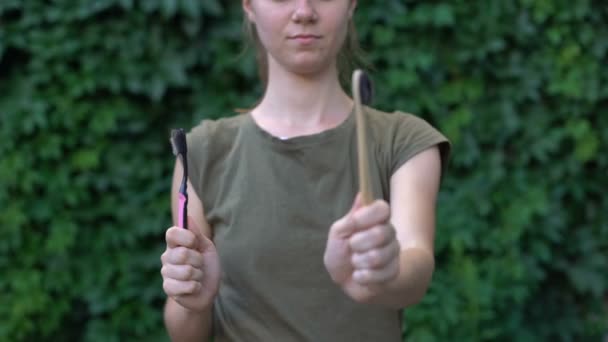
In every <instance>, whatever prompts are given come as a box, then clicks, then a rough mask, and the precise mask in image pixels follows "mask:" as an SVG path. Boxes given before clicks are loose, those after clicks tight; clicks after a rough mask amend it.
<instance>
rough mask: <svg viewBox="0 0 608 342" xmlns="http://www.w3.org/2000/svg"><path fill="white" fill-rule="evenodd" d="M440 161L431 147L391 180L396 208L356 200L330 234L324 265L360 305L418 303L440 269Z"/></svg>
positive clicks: (333, 226) (393, 202) (437, 154)
mask: <svg viewBox="0 0 608 342" xmlns="http://www.w3.org/2000/svg"><path fill="white" fill-rule="evenodd" d="M440 175H441V160H440V156H439V153H438V148H436V147H434V148H430V149H427V150H425V151H423V152H421V153H419V154H417V155H416V156H414V157H413V158H411V159H410V160H409V161H407V162H406V163H405V164H404V165H403V166H401V167H400V168H399V170H397V171H396V172H395V173H394V175H393V176H392V177H391V204H390V206H389V204H388V203H386V202H385V201H382V200H376V201H374V202H373V203H371V204H369V205H363V204H362V203H361V198H360V196H357V199H355V203H354V204H353V207H352V209H351V210H350V212H349V213H347V214H346V215H345V216H344V217H342V218H341V219H339V220H338V221H336V222H334V224H333V225H332V227H331V228H330V231H329V237H328V242H327V247H326V248H325V254H324V263H325V267H326V268H327V270H328V272H329V274H330V276H331V278H332V280H333V281H334V282H335V283H336V284H338V285H340V286H341V287H342V289H343V290H344V291H345V292H346V294H348V295H349V296H350V297H351V298H353V299H354V300H355V301H358V302H361V303H369V304H380V305H384V306H388V307H393V308H403V307H406V306H409V305H412V304H415V303H417V302H419V301H420V300H421V299H422V297H423V296H424V294H425V293H426V290H427V288H428V286H429V284H430V281H431V277H432V274H433V270H434V267H435V258H434V255H433V254H434V247H433V244H434V242H433V240H434V236H435V202H436V199H437V193H438V191H439V183H440Z"/></svg>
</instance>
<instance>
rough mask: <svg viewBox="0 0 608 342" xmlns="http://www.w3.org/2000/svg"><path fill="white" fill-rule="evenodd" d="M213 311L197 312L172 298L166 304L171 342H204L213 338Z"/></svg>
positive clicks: (166, 317) (165, 314) (165, 317)
mask: <svg viewBox="0 0 608 342" xmlns="http://www.w3.org/2000/svg"><path fill="white" fill-rule="evenodd" d="M212 310H213V308H212V307H210V308H209V309H207V310H204V311H201V312H196V311H191V310H189V309H186V308H184V307H183V306H181V305H179V304H178V303H177V302H176V301H174V300H173V299H171V298H167V302H166V304H165V312H164V319H165V326H166V328H167V332H168V334H169V337H170V338H171V341H174V342H190V341H192V342H194V341H196V342H202V341H206V340H209V337H210V336H211V324H212V318H211V317H212Z"/></svg>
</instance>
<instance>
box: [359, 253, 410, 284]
mask: <svg viewBox="0 0 608 342" xmlns="http://www.w3.org/2000/svg"><path fill="white" fill-rule="evenodd" d="M398 275H399V260H398V259H393V260H392V261H391V262H390V263H389V264H388V265H387V266H386V267H384V268H381V269H356V270H355V271H354V272H353V280H354V281H355V282H357V283H358V284H360V285H364V286H370V285H379V284H383V283H387V282H390V281H392V280H393V279H395V278H397V276H398Z"/></svg>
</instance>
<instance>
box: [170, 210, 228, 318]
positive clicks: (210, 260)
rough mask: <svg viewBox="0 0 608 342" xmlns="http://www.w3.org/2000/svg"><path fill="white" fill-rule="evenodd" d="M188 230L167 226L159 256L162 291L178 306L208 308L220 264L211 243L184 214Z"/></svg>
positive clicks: (218, 281)
mask: <svg viewBox="0 0 608 342" xmlns="http://www.w3.org/2000/svg"><path fill="white" fill-rule="evenodd" d="M188 227H189V229H184V228H180V227H171V228H169V229H167V232H166V234H165V239H166V241H167V249H166V250H165V252H164V253H163V254H162V256H161V258H160V259H161V261H162V265H163V266H162V268H161V274H162V276H163V290H164V291H165V293H166V294H167V296H169V297H171V298H172V299H173V300H174V301H176V302H177V303H179V304H180V305H181V306H183V307H185V308H187V309H189V310H193V311H199V312H200V311H203V310H207V309H210V308H211V306H212V305H213V300H214V299H215V296H216V294H217V292H218V289H219V284H220V263H219V258H218V255H217V250H216V249H215V245H214V244H213V242H212V241H211V240H209V239H208V238H207V237H205V236H204V235H203V234H202V233H201V230H200V229H199V227H197V226H196V224H195V222H194V220H192V219H191V218H190V217H188Z"/></svg>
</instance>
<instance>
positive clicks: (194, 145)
mask: <svg viewBox="0 0 608 342" xmlns="http://www.w3.org/2000/svg"><path fill="white" fill-rule="evenodd" d="M209 135H210V130H209V125H207V123H206V122H205V121H202V122H201V123H200V124H199V125H197V126H195V127H193V128H192V129H191V130H190V131H189V132H188V133H187V134H186V143H187V144H188V179H189V180H190V183H191V184H192V187H193V188H194V191H195V192H196V194H197V195H198V198H200V199H201V201H203V198H204V197H203V194H202V193H201V189H202V186H203V180H204V173H205V172H204V171H205V165H207V164H208V163H207V160H208V157H209V153H208V152H209V141H210V139H209Z"/></svg>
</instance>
